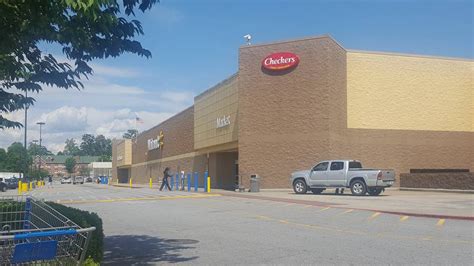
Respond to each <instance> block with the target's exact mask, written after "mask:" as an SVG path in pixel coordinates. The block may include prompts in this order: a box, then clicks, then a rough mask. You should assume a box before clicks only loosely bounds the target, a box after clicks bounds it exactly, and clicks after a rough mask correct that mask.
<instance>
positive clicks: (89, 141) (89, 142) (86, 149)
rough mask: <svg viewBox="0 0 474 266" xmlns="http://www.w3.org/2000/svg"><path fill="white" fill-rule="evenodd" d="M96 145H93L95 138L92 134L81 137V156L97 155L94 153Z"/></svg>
mask: <svg viewBox="0 0 474 266" xmlns="http://www.w3.org/2000/svg"><path fill="white" fill-rule="evenodd" d="M96 148H97V147H96V144H95V137H94V135H92V134H84V135H82V142H81V145H80V149H81V154H82V155H90V156H94V155H96V154H97V151H96Z"/></svg>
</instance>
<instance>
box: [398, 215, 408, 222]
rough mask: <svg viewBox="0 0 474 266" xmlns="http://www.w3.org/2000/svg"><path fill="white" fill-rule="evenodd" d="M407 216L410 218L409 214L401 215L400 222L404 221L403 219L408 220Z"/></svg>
mask: <svg viewBox="0 0 474 266" xmlns="http://www.w3.org/2000/svg"><path fill="white" fill-rule="evenodd" d="M408 218H410V216H406V215H405V216H402V217H400V222H404V221H406V220H408Z"/></svg>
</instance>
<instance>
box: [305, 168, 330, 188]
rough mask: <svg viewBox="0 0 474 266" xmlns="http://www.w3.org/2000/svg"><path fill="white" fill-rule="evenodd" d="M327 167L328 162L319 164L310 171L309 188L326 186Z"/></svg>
mask: <svg viewBox="0 0 474 266" xmlns="http://www.w3.org/2000/svg"><path fill="white" fill-rule="evenodd" d="M328 166H329V162H321V163H319V164H318V165H316V166H315V167H313V169H311V174H310V175H309V183H310V186H318V187H325V186H326V181H327V170H328Z"/></svg>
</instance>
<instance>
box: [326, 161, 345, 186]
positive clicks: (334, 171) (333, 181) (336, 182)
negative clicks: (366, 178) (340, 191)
mask: <svg viewBox="0 0 474 266" xmlns="http://www.w3.org/2000/svg"><path fill="white" fill-rule="evenodd" d="M344 164H345V163H344V162H338V161H335V162H331V167H329V171H328V172H327V183H326V185H327V186H328V187H343V186H346V171H345V168H346V167H344Z"/></svg>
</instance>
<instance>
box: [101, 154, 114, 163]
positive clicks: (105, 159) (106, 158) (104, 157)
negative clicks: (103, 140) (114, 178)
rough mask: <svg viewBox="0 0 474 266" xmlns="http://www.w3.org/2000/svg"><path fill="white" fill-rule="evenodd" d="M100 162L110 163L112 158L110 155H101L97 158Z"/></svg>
mask: <svg viewBox="0 0 474 266" xmlns="http://www.w3.org/2000/svg"><path fill="white" fill-rule="evenodd" d="M99 161H100V162H111V161H112V156H111V155H102V156H100V157H99Z"/></svg>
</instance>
